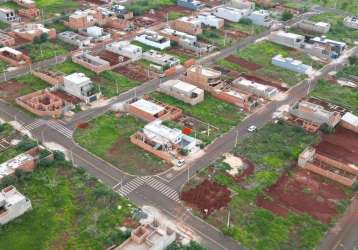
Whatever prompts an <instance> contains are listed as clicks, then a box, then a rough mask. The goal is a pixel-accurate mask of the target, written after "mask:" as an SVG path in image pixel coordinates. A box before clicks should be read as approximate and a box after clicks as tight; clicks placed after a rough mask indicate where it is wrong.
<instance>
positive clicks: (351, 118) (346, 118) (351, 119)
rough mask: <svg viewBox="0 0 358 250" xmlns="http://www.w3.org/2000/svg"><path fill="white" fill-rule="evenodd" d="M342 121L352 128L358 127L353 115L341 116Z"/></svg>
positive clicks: (357, 118)
mask: <svg viewBox="0 0 358 250" xmlns="http://www.w3.org/2000/svg"><path fill="white" fill-rule="evenodd" d="M342 120H343V121H345V122H346V123H349V124H351V125H352V126H353V127H358V116H356V115H353V114H352V113H350V112H347V113H345V114H344V115H343V116H342Z"/></svg>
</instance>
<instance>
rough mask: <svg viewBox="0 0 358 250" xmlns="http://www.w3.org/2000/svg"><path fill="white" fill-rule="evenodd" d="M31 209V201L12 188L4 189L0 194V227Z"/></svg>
mask: <svg viewBox="0 0 358 250" xmlns="http://www.w3.org/2000/svg"><path fill="white" fill-rule="evenodd" d="M31 208H32V206H31V201H30V200H29V199H27V198H26V197H25V196H24V195H23V194H21V193H20V192H19V191H17V189H16V188H15V187H14V186H8V187H6V188H4V189H3V190H1V193H0V225H5V224H6V223H8V222H10V221H12V220H14V219H16V218H17V217H19V216H21V215H23V214H24V213H25V212H27V211H28V210H30V209H31Z"/></svg>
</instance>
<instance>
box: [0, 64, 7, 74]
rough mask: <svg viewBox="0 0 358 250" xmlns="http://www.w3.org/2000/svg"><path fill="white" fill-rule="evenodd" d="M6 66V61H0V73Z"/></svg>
mask: <svg viewBox="0 0 358 250" xmlns="http://www.w3.org/2000/svg"><path fill="white" fill-rule="evenodd" d="M8 67H9V65H8V64H7V63H6V62H4V61H0V73H2V72H4V71H5V70H6V69H7V68H8Z"/></svg>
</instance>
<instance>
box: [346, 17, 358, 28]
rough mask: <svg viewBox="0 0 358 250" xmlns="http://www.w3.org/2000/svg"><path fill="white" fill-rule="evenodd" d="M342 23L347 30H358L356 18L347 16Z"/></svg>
mask: <svg viewBox="0 0 358 250" xmlns="http://www.w3.org/2000/svg"><path fill="white" fill-rule="evenodd" d="M343 23H344V25H345V26H347V27H349V28H352V29H358V16H347V17H346V18H344V20H343Z"/></svg>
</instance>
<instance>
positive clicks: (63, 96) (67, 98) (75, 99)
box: [52, 90, 81, 104]
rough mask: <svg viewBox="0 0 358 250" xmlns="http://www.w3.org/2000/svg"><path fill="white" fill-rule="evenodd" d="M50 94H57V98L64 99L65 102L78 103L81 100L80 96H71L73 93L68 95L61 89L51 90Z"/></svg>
mask: <svg viewBox="0 0 358 250" xmlns="http://www.w3.org/2000/svg"><path fill="white" fill-rule="evenodd" d="M52 94H54V95H55V96H58V97H59V98H61V99H63V100H65V101H66V102H69V103H72V104H78V103H80V102H81V99H80V98H78V97H76V96H73V95H69V94H67V93H66V92H64V91H62V90H56V91H54V92H52Z"/></svg>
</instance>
